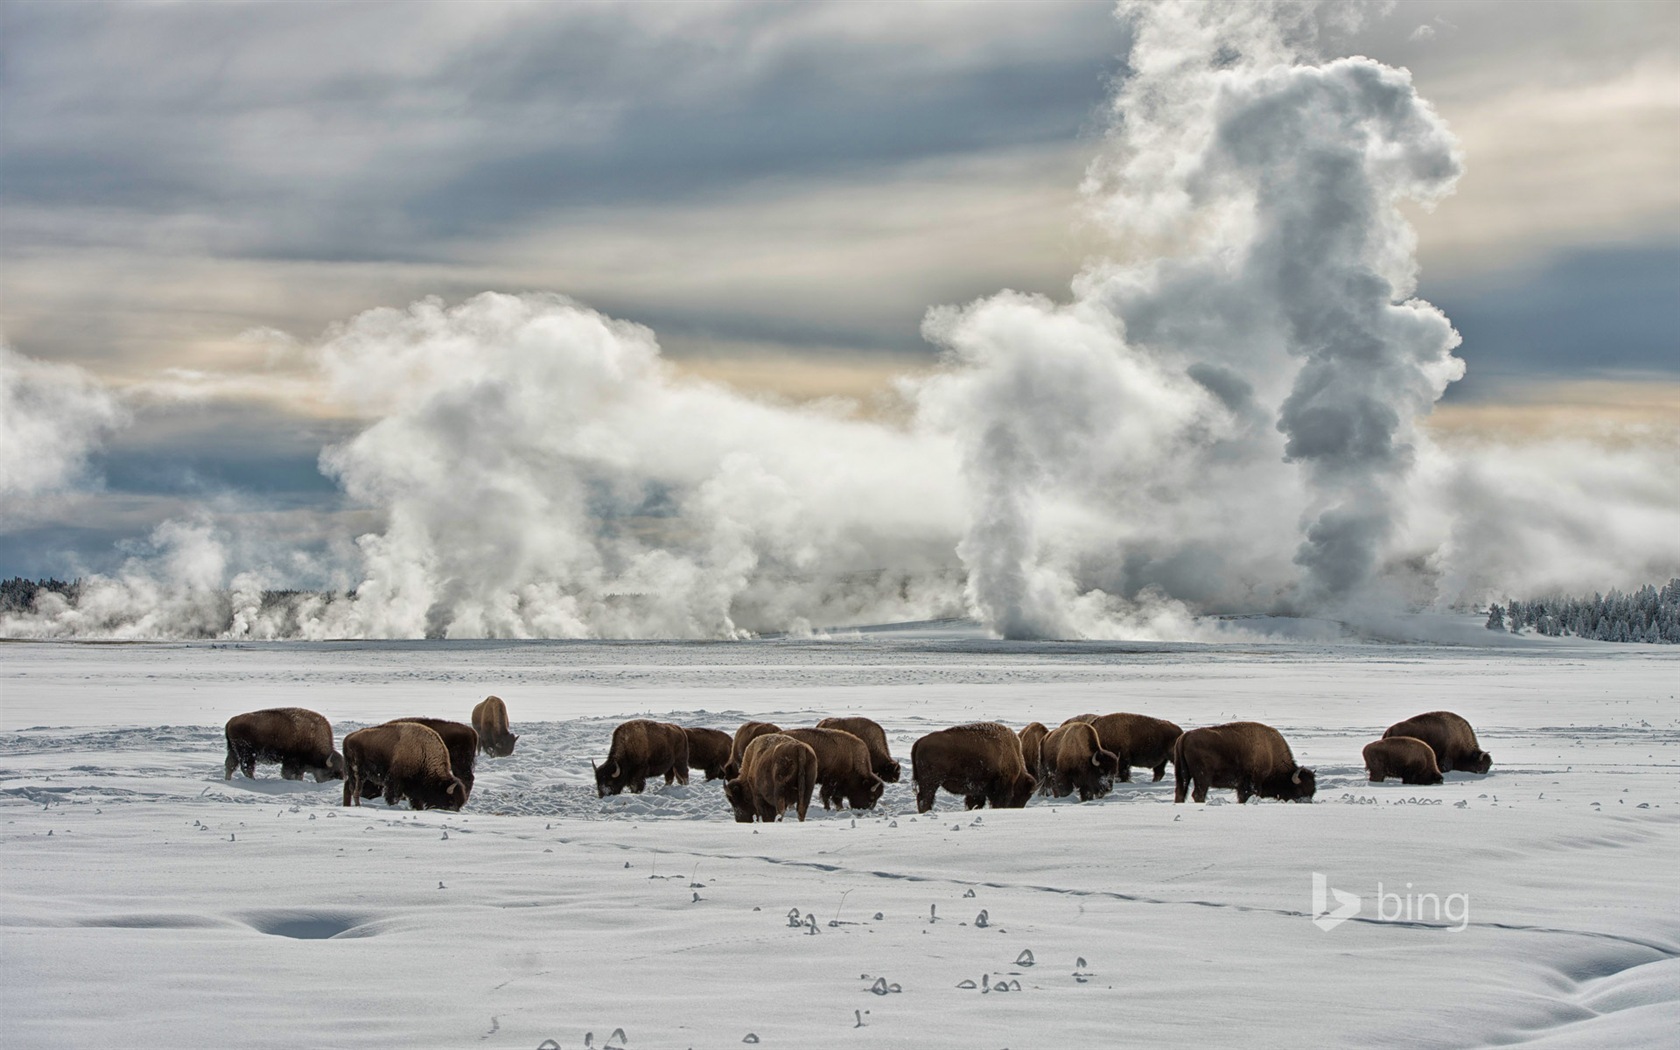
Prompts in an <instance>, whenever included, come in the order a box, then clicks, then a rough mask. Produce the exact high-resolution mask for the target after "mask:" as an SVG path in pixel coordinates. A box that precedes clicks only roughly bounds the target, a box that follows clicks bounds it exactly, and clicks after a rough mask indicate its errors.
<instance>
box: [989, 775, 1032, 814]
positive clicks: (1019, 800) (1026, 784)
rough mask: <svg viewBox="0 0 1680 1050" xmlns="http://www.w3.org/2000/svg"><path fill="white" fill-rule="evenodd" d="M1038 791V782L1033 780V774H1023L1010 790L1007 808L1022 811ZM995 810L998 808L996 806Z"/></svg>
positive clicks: (1016, 779)
mask: <svg viewBox="0 0 1680 1050" xmlns="http://www.w3.org/2000/svg"><path fill="white" fill-rule="evenodd" d="M1036 790H1038V781H1037V780H1034V779H1033V777H1032V774H1030V773H1022V774H1021V775H1020V776H1019V777H1017V778H1015V783H1014V784H1013V785H1012V786H1011V787H1010V789H1009V804H1008V807H1007V808H1009V809H1021V808H1022V807H1024V806H1025V805H1026V804H1027V800H1028V799H1030V798H1032V797H1033V792H1034V791H1036ZM993 808H994V809H995V808H997V807H996V806H995V804H994V806H993Z"/></svg>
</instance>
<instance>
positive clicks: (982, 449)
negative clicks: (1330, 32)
mask: <svg viewBox="0 0 1680 1050" xmlns="http://www.w3.org/2000/svg"><path fill="white" fill-rule="evenodd" d="M1355 10H1356V9H1355V8H1352V7H1346V8H1343V7H1336V8H1317V7H1313V6H1310V5H1296V4H1279V5H1259V4H1202V3H1196V4H1167V3H1159V4H1156V3H1152V4H1138V5H1132V4H1127V5H1123V6H1122V9H1121V13H1122V16H1123V17H1125V18H1127V19H1128V20H1129V21H1130V22H1131V23H1132V26H1133V29H1134V33H1133V39H1134V48H1133V52H1132V54H1131V55H1130V59H1129V65H1130V67H1131V69H1132V71H1133V72H1132V74H1131V75H1130V76H1129V77H1128V78H1127V79H1126V80H1125V82H1124V84H1123V86H1122V87H1121V88H1120V90H1119V92H1118V94H1117V96H1116V99H1115V107H1114V125H1113V130H1112V132H1111V134H1110V136H1109V140H1108V142H1107V144H1106V146H1105V149H1104V151H1103V154H1102V156H1101V157H1100V158H1099V160H1098V161H1097V162H1096V163H1095V164H1094V165H1093V167H1092V170H1091V173H1090V177H1089V180H1088V185H1087V191H1088V197H1089V200H1090V203H1091V208H1092V212H1093V214H1094V215H1095V216H1096V218H1097V219H1098V221H1100V222H1101V223H1102V224H1103V225H1104V226H1105V227H1106V228H1107V229H1108V230H1110V231H1111V232H1112V233H1113V235H1114V238H1115V240H1116V251H1115V252H1114V253H1113V254H1114V255H1115V258H1114V259H1110V260H1103V261H1098V262H1095V263H1093V264H1092V265H1090V266H1089V267H1088V268H1087V269H1086V271H1085V272H1084V273H1082V274H1081V275H1080V277H1079V278H1078V279H1077V280H1076V282H1075V284H1074V288H1073V295H1072V298H1071V300H1070V301H1069V302H1066V303H1056V302H1052V301H1050V300H1048V299H1045V298H1042V297H1036V296H1028V295H1022V294H1018V293H1014V292H1002V293H1000V294H997V295H994V296H991V297H988V298H985V299H982V300H979V301H977V302H974V303H971V304H968V305H966V306H963V307H942V308H937V309H934V310H932V311H930V313H929V315H928V317H927V320H926V322H925V324H924V334H925V335H926V336H927V338H928V339H929V340H931V341H932V342H934V343H936V344H937V345H939V346H941V347H942V348H943V349H944V361H943V367H942V368H941V369H940V370H939V371H938V372H936V373H935V374H933V375H932V376H930V377H925V378H922V379H919V380H914V381H912V380H905V381H904V382H903V383H902V384H901V390H902V393H903V394H904V395H905V397H906V398H907V399H908V402H909V404H910V406H911V408H912V409H913V412H912V413H911V416H912V418H911V421H910V422H908V423H906V424H902V425H899V424H892V423H885V422H872V421H864V420H859V419H855V418H851V417H849V416H847V415H846V414H844V413H843V412H837V411H833V410H829V409H824V408H822V407H814V408H795V407H789V406H787V405H782V404H776V403H771V402H766V401H761V400H756V399H753V398H750V397H747V396H745V395H742V394H739V393H736V392H733V391H731V390H729V389H727V388H724V387H721V386H717V385H712V384H708V383H704V382H700V381H697V380H693V379H680V378H678V377H676V376H675V375H674V374H673V372H672V371H671V370H670V369H669V368H668V366H667V365H666V364H665V363H664V362H663V361H662V359H661V357H660V353H659V349H658V346H657V344H656V342H655V340H654V336H653V334H652V333H651V332H649V331H648V330H647V329H645V328H642V327H640V326H637V325H633V324H627V323H624V322H620V321H615V320H613V319H611V318H608V317H605V316H603V315H601V314H599V313H597V312H595V311H593V310H590V309H588V308H586V307H584V306H581V305H579V304H577V303H575V302H572V301H571V300H568V299H565V298H562V297H559V296H545V295H523V296H512V295H499V294H491V293H486V294H484V295H480V296H477V297H476V298H473V299H470V300H468V301H467V302H465V303H462V304H459V305H456V306H453V307H446V306H445V305H443V304H442V303H440V302H437V301H426V302H421V303H417V304H415V305H413V306H412V307H410V308H409V309H407V310H375V311H371V312H369V313H365V314H363V315H361V316H359V317H356V318H354V319H352V320H351V321H350V322H348V323H347V324H345V325H343V326H341V327H339V328H337V329H335V330H333V331H331V332H329V333H328V334H327V336H326V337H325V338H324V339H323V340H322V341H321V342H320V343H319V344H317V345H315V346H314V347H312V348H309V350H308V352H310V353H312V354H313V355H314V359H315V361H316V362H317V364H318V366H319V369H320V374H321V375H322V377H324V379H325V380H326V384H327V386H328V388H329V389H330V391H331V396H332V397H334V398H336V399H337V400H339V401H340V402H342V404H343V405H344V406H346V407H348V408H350V409H352V410H354V411H355V412H357V413H360V414H363V415H365V416H367V417H368V418H372V419H375V420H376V421H375V422H374V423H372V424H371V425H370V426H368V427H367V428H366V429H365V430H364V431H362V432H361V433H360V434H359V435H358V436H356V437H355V438H354V439H352V440H349V441H347V442H345V443H343V444H341V445H336V446H333V447H330V448H328V449H326V450H325V451H324V452H323V454H322V457H321V466H322V469H323V471H325V472H326V473H327V474H328V475H329V476H331V477H334V478H335V479H337V480H338V481H339V482H340V484H341V485H342V486H343V488H344V491H345V492H346V494H347V495H348V496H349V497H350V499H351V500H352V501H354V502H355V503H356V504H359V505H360V506H362V507H365V508H371V509H373V510H375V511H376V512H377V513H378V514H379V515H380V517H381V519H382V525H381V526H380V527H379V528H378V529H376V530H374V531H372V532H369V533H367V534H366V535H363V536H361V537H359V539H357V540H356V541H355V543H354V546H353V547H351V546H350V545H349V544H348V543H346V544H345V546H346V549H347V550H348V551H349V552H350V553H349V554H348V556H347V557H346V558H345V559H344V564H343V565H341V566H340V575H341V576H342V580H343V588H342V589H341V590H340V591H339V592H337V593H334V594H304V595H298V594H292V595H281V596H278V597H277V596H275V595H273V594H265V590H266V589H267V588H272V587H277V586H283V585H284V582H285V580H286V579H287V574H286V573H285V572H283V571H280V570H276V569H274V568H272V566H273V565H275V564H284V563H285V557H284V556H283V555H276V556H275V557H274V558H271V559H268V560H267V561H265V560H263V559H261V558H257V557H253V556H252V555H251V548H252V546H253V545H252V544H251V543H249V542H244V541H240V540H239V539H238V537H230V536H229V535H228V534H227V532H226V530H225V528H223V527H221V526H218V525H216V524H215V523H213V522H211V521H209V520H205V521H197V522H192V523H187V524H181V523H170V524H168V525H166V526H164V527H163V528H160V529H159V530H158V532H157V533H156V534H154V536H153V537H152V541H151V546H150V548H149V549H148V550H146V551H144V552H143V553H140V554H137V555H135V556H134V557H133V558H131V559H130V560H129V562H128V563H127V564H126V565H125V566H124V568H123V570H121V571H120V572H119V573H117V574H115V575H113V576H112V577H109V578H103V577H101V578H94V579H92V580H90V581H88V583H87V584H86V586H85V587H84V589H83V592H82V594H81V595H80V596H79V598H78V599H77V600H75V601H68V600H66V599H64V598H62V597H60V596H56V595H45V596H43V597H42V598H41V599H40V602H39V604H38V605H37V608H36V609H35V610H34V611H33V612H30V613H26V614H23V615H19V616H13V617H10V618H5V619H0V634H4V635H11V636H20V635H21V636H46V637H51V636H66V635H90V634H96V635H105V636H114V637H169V636H180V635H205V634H222V635H225V636H230V637H247V638H274V637H306V638H327V637H419V636H433V637H480V636H497V637H666V638H733V637H741V636H743V635H745V634H749V633H755V632H764V631H771V630H789V631H796V632H798V631H807V630H810V629H812V628H813V627H821V626H827V625H841V624H856V623H864V622H882V621H891V620H907V619H921V618H927V617H933V616H949V615H971V616H974V617H976V618H978V619H979V620H981V621H982V622H983V623H984V624H985V625H986V626H987V627H988V628H990V629H991V630H993V631H995V632H996V633H998V634H1000V635H1003V636H1006V637H1011V638H1078V637H1134V638H1190V637H1203V636H1207V635H1209V634H1210V633H1212V632H1214V631H1216V630H1217V628H1216V627H1213V626H1209V624H1208V623H1207V622H1205V621H1199V620H1198V619H1197V617H1198V615H1199V614H1206V613H1238V612H1269V613H1296V614H1313V615H1326V614H1328V615H1333V616H1338V617H1344V618H1345V617H1357V616H1359V615H1360V614H1361V612H1360V611H1361V610H1371V609H1378V608H1384V607H1386V608H1394V607H1399V606H1402V605H1409V606H1412V607H1417V606H1421V605H1428V604H1431V603H1464V602H1476V601H1481V600H1484V599H1486V598H1488V597H1493V596H1498V595H1499V594H1500V593H1501V592H1502V591H1503V592H1504V593H1511V591H1512V590H1513V589H1517V588H1530V589H1539V588H1550V587H1558V588H1564V589H1575V590H1582V589H1587V590H1590V589H1593V588H1596V587H1603V586H1625V585H1627V584H1629V583H1638V582H1644V581H1646V580H1650V579H1663V578H1666V577H1667V575H1669V574H1672V573H1673V572H1675V571H1680V501H1676V499H1675V496H1674V494H1675V492H1677V491H1680V455H1676V450H1677V449H1680V436H1677V435H1675V434H1673V433H1664V434H1657V435H1653V436H1650V438H1651V439H1650V440H1648V441H1646V442H1644V443H1629V444H1623V445H1614V444H1586V443H1581V442H1565V441H1562V440H1561V439H1560V440H1559V441H1555V442H1553V443H1552V444H1550V445H1541V444H1527V445H1523V444H1507V445H1494V444H1487V443H1481V444H1474V443H1470V442H1464V441H1458V442H1455V443H1453V444H1451V445H1445V444H1435V443H1431V442H1430V441H1429V440H1427V437H1426V435H1425V434H1424V433H1422V432H1421V431H1420V429H1419V422H1420V420H1421V419H1422V418H1423V417H1424V416H1426V415H1427V414H1428V413H1429V412H1430V410H1431V408H1432V406H1433V405H1434V404H1435V402H1436V401H1437V400H1438V399H1439V398H1440V397H1441V395H1442V393H1443V391H1444V390H1445V389H1446V388H1447V386H1448V385H1449V384H1450V383H1451V382H1453V381H1454V380H1455V379H1457V378H1459V377H1460V376H1461V375H1462V374H1463V368H1464V366H1463V362H1461V361H1460V360H1459V359H1458V358H1456V357H1454V356H1453V354H1452V350H1453V349H1454V347H1455V346H1456V345H1457V343H1458V335H1457V333H1456V332H1454V331H1453V329H1452V326H1451V325H1450V324H1449V323H1448V321H1447V319H1446V318H1445V317H1444V316H1443V315H1442V314H1441V312H1440V311H1439V310H1437V309H1435V308H1434V307H1433V306H1431V305H1429V304H1428V303H1425V302H1422V301H1420V300H1418V299H1416V298H1415V287H1416V264H1415V257H1414V247H1415V244H1414V236H1413V233H1412V230H1411V228H1410V226H1409V225H1408V224H1407V223H1406V221H1405V219H1404V218H1403V216H1402V214H1401V213H1400V210H1399V208H1400V205H1401V204H1402V203H1403V202H1406V201H1414V202H1421V203H1423V204H1424V205H1425V206H1427V205H1429V204H1430V203H1432V202H1433V201H1435V200H1437V199H1439V198H1440V197H1441V196H1442V195H1443V194H1446V193H1448V192H1450V191H1451V189H1452V186H1453V183H1454V180H1455V179H1456V178H1457V176H1458V174H1459V171H1460V167H1461V162H1460V158H1459V155H1458V150H1457V147H1456V145H1455V143H1454V141H1453V138H1452V136H1451V135H1450V134H1449V132H1448V131H1447V129H1446V127H1445V126H1444V124H1443V123H1442V121H1441V120H1440V119H1439V118H1438V117H1437V116H1436V114H1435V113H1434V111H1433V110H1432V109H1431V108H1430V107H1429V105H1428V104H1427V103H1426V102H1424V101H1423V100H1422V99H1420V98H1419V97H1418V96H1417V94H1416V92H1415V91H1414V90H1413V87H1412V84H1411V81H1410V78H1409V76H1408V75H1407V74H1406V73H1405V72H1404V71H1399V70H1394V69H1390V68H1386V67H1384V66H1382V65H1379V64H1378V63H1376V62H1373V61H1370V60H1368V59H1362V58H1346V59H1338V60H1335V61H1316V60H1314V59H1313V57H1312V49H1313V47H1314V43H1315V41H1316V39H1317V37H1318V34H1319V30H1320V27H1321V24H1322V23H1323V21H1324V19H1325V18H1326V17H1327V15H1328V16H1332V17H1343V16H1346V15H1347V14H1348V12H1350V11H1355ZM5 353H6V355H7V356H3V357H0V375H3V377H4V379H5V383H6V386H5V397H6V399H7V400H6V402H5V403H6V405H7V406H10V405H11V404H12V403H13V400H14V399H20V400H22V401H29V400H30V399H31V398H33V399H34V402H35V403H36V404H37V405H40V404H47V403H49V402H51V403H52V404H54V405H62V406H65V407H63V408H62V409H61V408H49V409H47V410H45V411H36V412H35V414H34V415H33V416H29V415H27V414H26V415H24V416H19V417H17V418H21V419H25V423H22V424H14V423H13V414H12V413H11V412H10V411H8V412H7V413H6V416H5V419H6V422H5V425H6V426H7V427H8V428H13V427H14V426H16V427H17V428H18V429H17V432H18V433H20V434H22V433H28V434H35V435H37V436H33V437H26V438H20V439H18V451H19V452H20V453H22V454H20V455H17V456H16V457H15V462H14V456H13V448H12V447H11V445H12V438H11V431H10V430H9V431H8V447H7V450H6V456H7V458H6V460H5V461H4V462H3V463H0V467H3V468H4V469H5V470H6V471H7V472H8V473H7V474H6V475H5V480H6V483H7V484H9V485H12V484H17V485H22V486H31V485H33V486H36V487H37V488H39V487H40V486H42V485H52V484H58V483H60V480H61V479H63V478H65V477H66V476H68V475H69V474H71V473H73V472H74V469H75V466H76V464H78V463H80V462H81V461H82V459H83V458H84V457H85V455H86V450H87V449H88V448H89V447H91V442H92V441H93V440H95V438H96V436H97V434H98V433H99V431H100V429H101V428H102V427H105V426H109V425H110V423H111V420H112V419H113V418H114V409H113V408H111V405H110V402H109V400H108V399H104V400H102V398H103V395H101V394H99V393H98V392H97V391H96V390H94V389H93V388H91V387H89V386H87V385H85V384H82V385H78V383H80V380H75V381H73V377H71V378H66V375H68V374H67V373H66V374H58V373H52V374H53V375H56V376H58V378H57V379H56V380H55V382H56V383H57V386H54V385H53V384H52V383H45V384H44V385H43V383H44V381H43V380H41V379H40V378H39V377H40V376H42V375H47V374H48V373H45V372H42V371H40V370H38V369H37V370H35V371H29V369H28V368H24V366H20V365H18V364H16V362H15V355H9V352H5ZM19 369H22V371H19ZM14 373H15V374H18V375H24V376H26V377H27V376H35V377H36V378H35V379H32V380H27V381H28V382H33V383H34V384H35V385H34V386H32V387H25V386H19V385H17V384H19V383H20V382H24V381H23V380H15V379H14V378H13V377H14ZM14 388H15V389H19V390H26V393H25V394H21V395H14V393H13V390H14ZM49 388H50V389H51V390H55V391H57V393H55V394H48V393H42V392H41V391H43V390H47V389H49ZM28 391H34V392H32V393H31V392H28ZM54 397H56V398H59V400H58V401H53V400H52V399H53V398H54ZM29 420H34V422H29ZM43 421H44V422H43ZM51 426H58V427H60V429H59V430H56V431H53V430H50V427H51ZM32 427H33V428H36V429H33V430H31V429H30V428H32ZM42 428H48V429H42ZM45 448H50V449H51V450H52V454H53V455H56V456H58V457H59V458H58V460H57V461H56V462H57V464H58V465H57V466H52V465H51V461H50V457H46V458H44V456H43V453H42V452H41V451H40V450H42V449H45ZM31 450H33V451H31ZM31 471H38V472H39V473H38V474H35V473H30V472H31ZM14 474H15V475H16V477H18V478H20V479H22V480H21V481H17V482H14V481H13V477H14ZM38 478H44V479H46V480H44V481H43V480H37V479H38ZM23 491H30V490H29V489H27V488H24V489H23ZM230 549H233V550H235V551H237V553H236V554H232V555H230V554H229V553H228V552H229V550H230Z"/></svg>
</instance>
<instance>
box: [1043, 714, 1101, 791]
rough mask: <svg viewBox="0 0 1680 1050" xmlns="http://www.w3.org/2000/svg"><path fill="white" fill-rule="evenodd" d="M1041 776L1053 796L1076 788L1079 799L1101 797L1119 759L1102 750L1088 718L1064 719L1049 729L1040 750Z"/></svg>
mask: <svg viewBox="0 0 1680 1050" xmlns="http://www.w3.org/2000/svg"><path fill="white" fill-rule="evenodd" d="M1040 755H1041V757H1040V762H1041V768H1042V769H1043V770H1044V777H1045V778H1046V779H1048V780H1049V781H1050V794H1051V795H1053V796H1055V797H1056V798H1063V797H1065V796H1067V795H1071V794H1073V793H1074V791H1076V790H1077V791H1078V792H1079V801H1081V802H1089V801H1091V800H1092V799H1093V798H1101V797H1102V796H1104V795H1106V794H1108V793H1109V792H1110V791H1111V790H1113V788H1114V774H1115V772H1116V771H1117V770H1119V769H1120V760H1119V759H1118V758H1117V757H1115V754H1114V752H1112V751H1105V750H1103V746H1102V742H1101V741H1100V740H1098V739H1097V731H1096V729H1095V728H1093V727H1092V726H1091V724H1090V723H1089V722H1068V723H1066V724H1064V725H1062V726H1060V727H1058V728H1056V729H1052V730H1051V731H1050V733H1049V735H1047V736H1046V737H1045V738H1044V745H1043V748H1042V750H1041V752H1040Z"/></svg>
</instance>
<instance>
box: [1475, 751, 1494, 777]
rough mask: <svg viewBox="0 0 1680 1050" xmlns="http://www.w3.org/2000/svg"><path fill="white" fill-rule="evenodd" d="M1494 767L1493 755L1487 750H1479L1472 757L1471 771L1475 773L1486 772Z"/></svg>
mask: <svg viewBox="0 0 1680 1050" xmlns="http://www.w3.org/2000/svg"><path fill="white" fill-rule="evenodd" d="M1492 768H1493V756H1492V755H1490V754H1488V753H1487V752H1486V751H1478V752H1476V754H1475V756H1474V757H1473V758H1471V759H1470V771H1471V772H1473V773H1486V772H1487V771H1488V770H1490V769H1492Z"/></svg>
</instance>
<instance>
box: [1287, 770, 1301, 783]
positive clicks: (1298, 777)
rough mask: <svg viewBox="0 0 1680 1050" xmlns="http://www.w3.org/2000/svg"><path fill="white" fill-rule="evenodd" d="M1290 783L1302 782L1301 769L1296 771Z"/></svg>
mask: <svg viewBox="0 0 1680 1050" xmlns="http://www.w3.org/2000/svg"><path fill="white" fill-rule="evenodd" d="M1289 782H1290V783H1291V784H1299V783H1300V782H1301V771H1300V770H1299V769H1297V770H1295V775H1294V776H1292V777H1290V778H1289Z"/></svg>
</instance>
